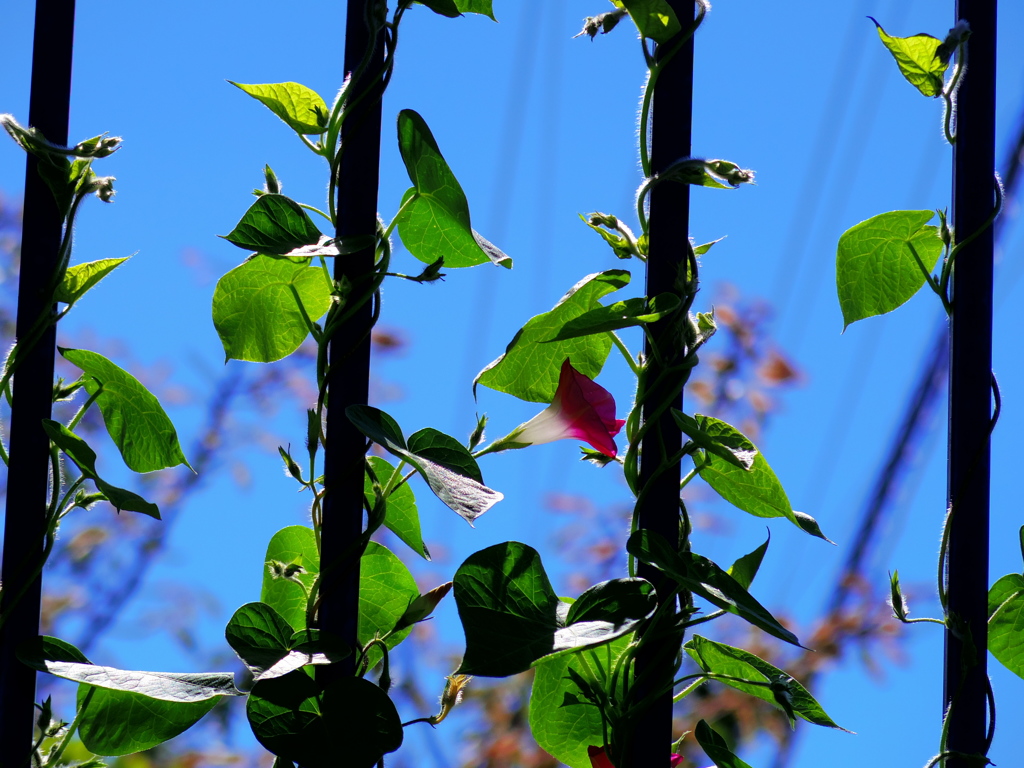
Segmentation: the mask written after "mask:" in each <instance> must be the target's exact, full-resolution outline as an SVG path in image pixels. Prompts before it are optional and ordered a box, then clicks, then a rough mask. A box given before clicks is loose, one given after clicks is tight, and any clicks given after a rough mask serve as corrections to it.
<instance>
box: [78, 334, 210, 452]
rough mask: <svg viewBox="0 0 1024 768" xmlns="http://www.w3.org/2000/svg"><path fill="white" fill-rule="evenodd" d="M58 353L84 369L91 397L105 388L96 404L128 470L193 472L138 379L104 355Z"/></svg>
mask: <svg viewBox="0 0 1024 768" xmlns="http://www.w3.org/2000/svg"><path fill="white" fill-rule="evenodd" d="M58 349H59V351H60V353H61V355H63V356H64V359H65V360H67V361H68V362H69V363H71V364H73V365H76V366H78V367H79V368H81V369H82V372H83V373H84V374H85V389H86V391H87V392H88V393H89V394H90V395H95V394H96V393H97V392H99V390H100V384H102V385H103V391H102V392H100V394H99V396H98V397H97V398H96V404H97V405H98V406H99V408H100V413H101V414H103V423H104V424H105V425H106V427H107V432H108V433H109V434H110V437H111V439H113V441H114V444H115V445H116V446H117V449H118V450H119V451H120V452H121V458H122V459H124V463H125V464H126V465H127V466H128V468H129V469H131V470H133V471H135V472H153V471H154V470H157V469H165V468H167V467H174V466H177V465H178V464H184V465H185V466H186V467H188V468H189V469H192V467H191V466H189V463H188V461H187V460H186V459H185V454H183V453H182V452H181V445H180V444H179V443H178V433H177V432H175V430H174V425H173V424H172V423H171V420H170V419H169V418H168V417H167V414H166V413H165V412H164V409H163V407H162V406H161V405H160V401H159V400H157V399H156V397H155V396H154V395H153V394H152V393H151V392H150V391H149V390H148V389H146V388H145V387H144V386H142V384H141V383H140V382H139V380H138V379H136V378H135V377H134V376H132V375H131V374H130V373H128V372H127V371H125V370H123V369H121V368H119V367H118V366H116V365H114V364H113V363H112V362H110V361H109V360H107V358H105V357H103V355H99V354H96V353H95V352H89V351H88V350H85V349H60V348H58Z"/></svg>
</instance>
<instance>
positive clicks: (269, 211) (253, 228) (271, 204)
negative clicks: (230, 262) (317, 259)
mask: <svg viewBox="0 0 1024 768" xmlns="http://www.w3.org/2000/svg"><path fill="white" fill-rule="evenodd" d="M221 237H223V238H224V239H225V240H227V241H228V242H229V243H233V244H234V245H237V246H238V247H239V248H244V249H245V250H247V251H257V252H259V253H266V254H274V255H278V256H283V255H285V254H287V253H288V252H289V251H292V250H294V249H296V248H299V247H301V246H304V245H319V243H320V238H321V237H322V235H321V234H320V230H319V229H317V228H316V225H315V224H313V221H312V220H311V219H310V218H309V216H308V215H306V212H305V211H304V210H303V209H302V207H301V206H300V205H299V204H298V203H296V202H295V201H294V200H292V199H291V198H289V197H285V196H284V195H271V194H266V195H260V196H259V197H257V198H256V202H254V203H253V204H252V205H250V206H249V210H247V211H246V212H245V215H244V216H242V218H241V219H240V220H239V221H238V223H237V224H236V225H235V228H234V229H233V230H231V232H229V233H228V234H226V235H221Z"/></svg>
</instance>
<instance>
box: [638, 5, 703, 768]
mask: <svg viewBox="0 0 1024 768" xmlns="http://www.w3.org/2000/svg"><path fill="white" fill-rule="evenodd" d="M670 3H671V5H672V8H673V10H674V11H675V13H676V15H677V16H678V17H679V21H680V23H681V24H682V25H683V28H684V29H686V28H688V27H689V25H690V23H692V21H693V19H694V4H693V2H692V0H670ZM671 47H672V43H671V42H669V43H666V44H664V45H663V46H661V48H662V49H663V50H667V49H670V48H671ZM692 112H693V38H692V37H691V38H690V40H688V41H687V42H686V43H684V44H683V46H682V48H680V50H679V51H678V52H677V53H676V55H675V56H674V57H673V58H672V60H671V61H670V62H669V63H668V64H667V65H665V67H664V69H663V70H662V71H661V74H660V77H659V78H658V81H657V83H656V86H655V92H654V97H653V108H652V117H651V125H652V128H651V164H652V170H653V172H654V173H659V172H660V171H662V170H664V169H665V168H666V166H668V165H669V164H670V163H672V162H673V161H675V160H679V159H680V158H684V157H689V155H690V137H691V121H692ZM646 139H647V137H646V136H641V137H640V140H641V141H646ZM689 211H690V187H689V185H687V184H676V183H665V184H659V185H657V186H656V187H655V188H654V189H653V190H652V191H651V195H650V249H649V257H648V261H647V284H646V292H647V295H648V296H656V295H658V294H661V293H664V292H666V291H674V290H677V286H678V280H679V275H680V272H681V271H684V270H686V269H687V261H686V254H687V249H688V248H689V239H688V237H689ZM648 327H649V329H650V331H651V335H652V336H653V337H654V345H656V346H657V347H658V349H659V350H660V352H661V355H662V356H666V355H667V357H666V358H665V360H664V364H665V365H668V366H671V365H672V364H673V363H677V362H679V360H680V359H681V358H682V355H683V353H684V350H683V349H681V348H676V349H672V346H673V344H674V343H677V342H676V341H674V340H672V339H670V338H669V334H671V333H672V331H673V322H672V321H671V320H664V321H660V322H658V323H654V324H652V325H650V326H648ZM654 345H652V343H651V340H650V339H647V340H646V342H645V345H644V354H645V356H646V358H647V360H649V361H651V363H650V365H651V368H650V370H649V373H648V380H649V381H655V380H656V379H657V378H658V370H657V363H656V362H655V360H656V357H655V355H654V353H653V349H652V346H654ZM669 399H674V402H673V404H672V405H673V407H675V408H680V409H681V408H682V406H683V394H682V392H681V391H678V392H667V391H663V389H662V390H661V391H659V390H658V389H653V390H651V391H650V392H648V393H647V394H646V401H645V404H644V407H643V414H642V415H643V420H644V422H645V423H646V422H648V421H649V420H650V419H651V418H652V411H653V410H654V409H655V408H657V407H658V406H659V405H660V404H662V403H664V402H665V401H666V400H669ZM681 447H682V434H681V433H680V431H679V427H678V426H676V424H675V421H674V419H673V418H672V415H671V413H670V412H669V411H666V412H665V413H663V414H662V415H661V416H660V417H659V418H658V423H657V426H656V427H655V428H653V429H652V430H650V432H648V433H647V435H646V436H645V438H644V439H643V441H642V443H641V447H640V487H641V488H645V489H646V488H649V490H648V491H647V494H646V496H645V500H644V502H643V504H642V505H641V507H640V510H639V526H640V527H641V528H645V529H647V530H651V531H656V532H657V533H659V534H661V535H662V536H664V537H665V539H667V540H668V541H669V542H672V543H673V544H674V543H675V542H676V541H677V540H678V538H679V481H680V476H681V473H680V463H679V462H678V461H676V462H675V464H674V465H673V466H672V467H670V468H669V469H668V471H665V472H659V473H658V474H657V476H656V477H655V476H654V473H655V471H656V470H658V469H659V467H661V465H662V464H663V463H664V462H665V461H666V460H667V459H668V457H671V456H672V455H673V454H677V453H678V451H679V449H680V448H681ZM638 575H639V576H640V577H641V578H644V579H647V580H648V581H650V582H651V583H652V584H654V586H655V588H656V589H657V591H658V593H659V595H660V596H662V597H661V598H660V599H664V596H665V595H667V594H668V593H669V592H670V591H671V589H672V585H671V584H669V583H668V580H666V579H665V578H664V577H663V576H662V575H661V573H660V572H659V571H658V570H657V569H655V568H652V567H650V566H648V565H645V564H643V563H641V564H640V567H639V569H638ZM677 640H678V638H675V639H673V638H672V637H668V638H666V640H665V642H664V643H660V644H650V645H648V646H647V647H646V651H645V652H643V653H641V654H639V655H638V656H637V660H636V676H637V677H638V678H639V677H640V676H641V675H643V676H645V677H646V680H645V681H641V682H640V683H639V684H638V685H637V694H638V696H640V697H643V698H644V700H645V701H649V709H647V710H645V712H644V715H643V717H642V718H641V719H640V720H638V722H637V723H636V728H635V730H634V735H633V740H632V745H631V749H630V754H629V757H628V760H629V762H628V763H627V765H628V766H630V768H645V767H646V766H663V765H667V764H668V759H669V752H668V747H669V744H670V743H671V742H672V692H671V690H669V691H668V692H666V693H661V694H657V697H656V698H652V697H654V696H655V693H654V691H655V690H656V689H657V688H658V687H659V686H660V685H663V684H664V683H665V682H667V681H671V680H672V672H673V665H674V660H675V656H676V653H677V652H678V647H672V648H670V647H667V646H668V645H669V644H672V643H675V642H677ZM648 673H649V675H648ZM648 690H651V693H650V694H648V693H647V691H648Z"/></svg>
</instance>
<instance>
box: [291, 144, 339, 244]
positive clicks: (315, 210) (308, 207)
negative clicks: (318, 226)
mask: <svg viewBox="0 0 1024 768" xmlns="http://www.w3.org/2000/svg"><path fill="white" fill-rule="evenodd" d="M303 138H305V137H303ZM299 207H300V208H305V209H306V210H307V211H312V212H313V213H319V214H320V215H321V216H323V217H324V218H325V219H327V220H328V221H329V222H331V225H333V224H334V220H333V219H331V217H330V216H329V215H328V214H326V213H324V212H323V211H321V210H320V209H319V208H317V207H316V206H315V205H307V204H306V203H299Z"/></svg>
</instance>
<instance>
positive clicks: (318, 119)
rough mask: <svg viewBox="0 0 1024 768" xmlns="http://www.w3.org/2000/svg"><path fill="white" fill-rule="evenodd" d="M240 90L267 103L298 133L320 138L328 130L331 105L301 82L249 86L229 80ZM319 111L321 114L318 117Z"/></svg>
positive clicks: (270, 108) (271, 109)
mask: <svg viewBox="0 0 1024 768" xmlns="http://www.w3.org/2000/svg"><path fill="white" fill-rule="evenodd" d="M228 82H229V83H231V84H232V85H233V86H235V87H236V88H239V89H241V90H242V91H244V92H245V93H247V94H249V95H250V96H252V97H253V98H254V99H256V100H257V101H259V102H261V103H262V104H264V105H265V106H266V107H267V108H268V109H269V110H270V111H271V112H273V113H274V114H275V115H277V116H278V117H279V118H281V119H282V120H284V121H285V123H287V124H288V127H290V128H291V129H292V130H293V131H295V132H296V133H301V134H306V135H311V136H312V135H319V134H321V133H323V132H324V131H326V130H327V122H326V120H325V119H324V118H326V116H327V114H328V112H327V105H326V104H325V103H324V100H323V99H322V98H320V95H319V94H318V93H317V92H316V91H314V90H312V89H310V88H307V87H306V86H304V85H300V84H299V83H258V84H253V85H246V84H245V83H236V82H234V81H232V80H228ZM318 111H319V114H318Z"/></svg>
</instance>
